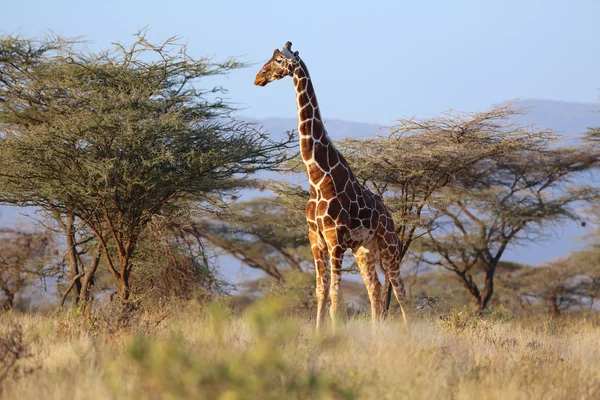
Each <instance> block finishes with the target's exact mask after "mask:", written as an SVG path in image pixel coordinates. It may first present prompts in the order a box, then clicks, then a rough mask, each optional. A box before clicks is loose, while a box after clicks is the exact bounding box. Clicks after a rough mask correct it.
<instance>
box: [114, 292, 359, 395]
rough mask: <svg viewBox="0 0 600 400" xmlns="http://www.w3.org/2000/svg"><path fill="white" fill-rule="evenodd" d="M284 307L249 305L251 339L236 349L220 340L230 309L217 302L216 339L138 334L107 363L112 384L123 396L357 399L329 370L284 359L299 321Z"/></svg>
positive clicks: (280, 302)
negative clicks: (287, 316)
mask: <svg viewBox="0 0 600 400" xmlns="http://www.w3.org/2000/svg"><path fill="white" fill-rule="evenodd" d="M286 309H287V305H286V302H285V301H283V300H275V299H271V300H269V301H264V302H260V303H259V304H256V305H254V306H253V307H251V308H250V309H249V310H248V311H247V313H246V315H247V319H248V321H249V326H250V330H251V334H252V337H253V339H252V341H253V342H252V344H251V345H250V346H247V347H244V348H240V349H239V350H236V351H233V352H232V351H231V349H228V348H226V346H227V343H226V342H224V341H222V338H223V337H224V335H225V334H226V333H227V332H225V331H224V330H223V329H225V327H226V317H225V316H226V315H227V313H225V312H224V311H223V310H221V309H220V307H218V306H217V307H213V309H212V310H211V313H210V314H209V317H208V318H209V320H210V321H212V322H211V323H210V325H209V326H208V327H207V329H208V330H211V332H210V333H208V337H209V338H215V341H212V339H210V340H211V342H207V343H203V342H202V341H201V342H200V343H198V344H197V345H196V346H194V347H192V346H190V345H189V344H186V342H185V341H184V340H183V338H182V337H178V336H176V335H175V336H171V337H169V338H167V339H164V340H161V339H158V340H157V339H155V338H150V337H147V336H144V335H135V336H133V337H131V338H130V339H128V340H127V341H126V343H125V353H124V355H123V357H122V358H121V359H120V360H119V361H115V362H113V363H112V364H110V365H109V367H108V379H109V382H110V385H111V387H112V388H113V390H114V393H115V394H117V395H118V396H119V397H123V396H125V398H139V397H140V396H141V397H144V398H150V399H154V398H170V399H184V398H211V399H259V398H260V399H283V398H311V399H313V398H314V399H351V398H354V397H355V396H354V395H353V393H352V392H350V391H347V390H343V389H341V388H340V387H339V386H338V385H337V384H336V383H335V382H333V380H332V379H331V378H330V377H328V376H327V375H325V374H321V373H318V372H316V371H312V370H304V369H301V370H298V368H297V365H295V363H294V361H293V360H290V359H288V358H286V356H285V353H284V352H283V349H284V348H286V347H288V346H294V345H296V343H297V339H298V337H297V334H296V331H297V328H298V327H297V326H296V324H295V323H294V322H292V321H291V320H282V313H283V312H284V311H285V310H286ZM206 354H210V355H211V357H210V358H207V357H206ZM123 376H128V382H127V383H125V382H123V380H122V377H123Z"/></svg>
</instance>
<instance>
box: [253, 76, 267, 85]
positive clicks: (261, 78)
mask: <svg viewBox="0 0 600 400" xmlns="http://www.w3.org/2000/svg"><path fill="white" fill-rule="evenodd" d="M254 84H255V85H257V86H265V85H266V84H267V80H266V79H265V77H264V76H263V75H262V74H258V75H256V79H254Z"/></svg>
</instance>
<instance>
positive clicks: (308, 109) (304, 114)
mask: <svg viewBox="0 0 600 400" xmlns="http://www.w3.org/2000/svg"><path fill="white" fill-rule="evenodd" d="M300 106H301V107H302V108H301V109H300V112H299V113H298V118H300V120H301V121H306V120H307V119H311V118H312V117H313V108H312V106H311V105H310V104H309V105H304V104H300Z"/></svg>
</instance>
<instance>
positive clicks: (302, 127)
mask: <svg viewBox="0 0 600 400" xmlns="http://www.w3.org/2000/svg"><path fill="white" fill-rule="evenodd" d="M311 130H312V119H309V120H307V121H302V122H300V123H299V124H298V131H299V132H300V134H302V135H310V134H311Z"/></svg>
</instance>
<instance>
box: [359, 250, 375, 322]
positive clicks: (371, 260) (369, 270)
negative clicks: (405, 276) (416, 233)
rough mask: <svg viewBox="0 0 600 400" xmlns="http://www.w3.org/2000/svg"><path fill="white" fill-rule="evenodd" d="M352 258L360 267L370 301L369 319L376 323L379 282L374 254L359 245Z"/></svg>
mask: <svg viewBox="0 0 600 400" xmlns="http://www.w3.org/2000/svg"><path fill="white" fill-rule="evenodd" d="M354 259H355V260H356V263H357V264H358V267H359V268H360V275H361V276H362V278H363V281H364V282H365V286H366V287H367V292H368V294H369V300H370V302H371V321H372V322H373V325H376V324H377V321H379V319H380V317H381V312H382V308H381V282H380V281H379V277H378V276H377V270H376V268H375V255H374V253H373V251H371V250H369V249H367V248H365V247H360V248H359V249H358V250H356V251H355V252H354Z"/></svg>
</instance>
